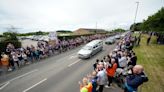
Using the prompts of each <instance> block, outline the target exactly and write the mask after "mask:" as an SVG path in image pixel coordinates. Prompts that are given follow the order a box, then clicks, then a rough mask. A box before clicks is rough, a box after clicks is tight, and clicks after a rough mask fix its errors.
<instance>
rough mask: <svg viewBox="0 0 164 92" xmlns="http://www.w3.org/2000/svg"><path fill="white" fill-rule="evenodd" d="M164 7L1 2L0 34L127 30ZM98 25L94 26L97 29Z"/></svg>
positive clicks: (81, 0) (154, 1) (111, 0)
mask: <svg viewBox="0 0 164 92" xmlns="http://www.w3.org/2000/svg"><path fill="white" fill-rule="evenodd" d="M137 1H138V2H139V7H138V12H137V17H136V22H141V21H143V19H147V18H148V16H150V15H152V14H154V13H156V12H157V11H158V10H159V9H161V7H164V0H0V33H2V32H4V31H7V30H9V29H10V28H12V27H14V28H15V31H17V32H19V33H26V32H35V31H38V30H41V31H55V30H72V31H74V30H77V29H78V28H101V29H106V30H112V29H116V28H124V29H129V27H130V25H131V24H132V23H134V16H135V11H136V7H137V3H136V2H137ZM96 25H97V26H96Z"/></svg>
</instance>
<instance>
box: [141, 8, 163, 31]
mask: <svg viewBox="0 0 164 92" xmlns="http://www.w3.org/2000/svg"><path fill="white" fill-rule="evenodd" d="M141 28H142V29H143V30H145V31H158V32H162V31H164V7H162V8H161V9H160V10H159V11H158V12H157V13H155V14H154V15H151V16H149V17H148V19H147V20H144V21H143V23H142V25H141Z"/></svg>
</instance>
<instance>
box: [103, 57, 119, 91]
mask: <svg viewBox="0 0 164 92" xmlns="http://www.w3.org/2000/svg"><path fill="white" fill-rule="evenodd" d="M116 69H117V63H116V60H115V59H114V58H112V59H111V64H110V65H108V68H107V69H106V72H107V76H108V86H105V87H106V88H110V86H111V83H112V81H113V79H114V75H115V72H116Z"/></svg>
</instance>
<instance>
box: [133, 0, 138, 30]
mask: <svg viewBox="0 0 164 92" xmlns="http://www.w3.org/2000/svg"><path fill="white" fill-rule="evenodd" d="M136 3H137V8H136V12H135V17H134V23H133V27H132V31H134V28H135V22H136V17H137V12H138V6H139V2H136Z"/></svg>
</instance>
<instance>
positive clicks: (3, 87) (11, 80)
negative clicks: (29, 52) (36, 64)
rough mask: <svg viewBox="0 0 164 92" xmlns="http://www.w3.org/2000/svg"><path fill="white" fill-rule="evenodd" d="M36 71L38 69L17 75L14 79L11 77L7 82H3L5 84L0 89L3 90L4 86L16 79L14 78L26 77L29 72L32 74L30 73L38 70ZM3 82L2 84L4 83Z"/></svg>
mask: <svg viewBox="0 0 164 92" xmlns="http://www.w3.org/2000/svg"><path fill="white" fill-rule="evenodd" d="M36 71H38V70H37V69H35V70H33V71H30V72H27V73H25V74H23V75H20V76H17V77H15V78H13V79H11V80H9V81H7V82H5V83H2V84H4V85H3V86H2V87H0V90H2V89H3V88H5V87H6V86H7V85H8V84H9V83H10V82H12V81H14V80H16V79H19V78H22V77H24V76H26V75H28V74H30V73H33V72H36ZM2 84H1V85H2Z"/></svg>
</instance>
